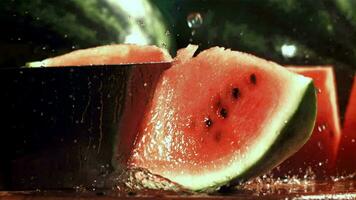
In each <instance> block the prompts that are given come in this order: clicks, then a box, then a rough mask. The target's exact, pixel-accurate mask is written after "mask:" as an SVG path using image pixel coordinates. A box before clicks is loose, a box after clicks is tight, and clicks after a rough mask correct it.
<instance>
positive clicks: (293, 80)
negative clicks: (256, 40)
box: [129, 46, 316, 191]
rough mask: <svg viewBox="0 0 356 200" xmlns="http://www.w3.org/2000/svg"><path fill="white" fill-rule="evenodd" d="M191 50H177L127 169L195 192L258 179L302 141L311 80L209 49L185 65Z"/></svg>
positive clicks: (309, 117)
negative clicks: (144, 171)
mask: <svg viewBox="0 0 356 200" xmlns="http://www.w3.org/2000/svg"><path fill="white" fill-rule="evenodd" d="M195 50H196V47H195V46H188V47H187V48H186V49H183V50H180V51H179V52H178V54H177V58H176V59H175V62H174V64H173V66H172V67H171V68H170V69H168V70H166V71H165V72H164V73H163V76H162V77H161V79H160V81H159V82H158V84H157V87H156V91H155V94H154V96H153V100H152V102H151V105H150V111H149V112H147V113H146V115H145V118H144V121H143V123H142V125H141V127H140V131H139V135H138V137H137V139H136V142H135V146H134V150H133V153H132V156H131V159H130V160H129V166H130V167H133V168H136V167H137V168H145V169H148V170H149V171H150V172H151V173H153V174H157V175H160V176H163V177H165V178H167V179H169V180H171V181H173V182H175V183H177V184H179V185H181V186H182V187H183V188H186V189H190V190H194V191H201V190H207V189H211V188H218V187H219V186H222V185H227V184H228V185H234V184H237V183H239V182H240V181H244V180H246V179H248V178H251V177H253V176H257V175H260V174H261V173H263V172H266V171H267V170H269V169H271V168H273V167H275V166H276V165H278V164H279V163H280V162H282V161H283V160H285V159H286V158H287V157H288V156H290V155H291V154H293V153H295V152H296V151H297V150H298V149H299V148H300V147H301V146H302V145H303V144H304V143H305V142H306V141H307V139H308V138H309V136H310V134H311V130H312V129H313V127H314V122H315V116H316V96H315V89H314V86H313V83H312V80H311V79H309V78H306V77H303V76H300V75H296V74H294V73H291V72H289V71H288V70H286V69H285V68H283V67H281V66H279V65H277V64H275V63H273V62H268V61H266V60H263V59H260V58H257V57H254V56H252V55H249V54H245V53H240V52H236V51H231V50H225V49H223V48H219V47H215V48H211V49H209V50H205V51H203V52H201V53H200V54H199V55H198V56H196V57H193V58H192V56H193V54H194V52H195ZM148 187H150V186H148Z"/></svg>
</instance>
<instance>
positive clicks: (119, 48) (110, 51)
mask: <svg viewBox="0 0 356 200" xmlns="http://www.w3.org/2000/svg"><path fill="white" fill-rule="evenodd" d="M171 60H172V58H171V56H170V55H169V54H168V52H167V51H165V50H164V49H161V48H158V47H156V46H149V45H135V44H116V45H106V46H99V47H93V48H88V49H81V50H76V51H72V52H70V53H67V54H64V55H60V56H57V57H53V58H47V59H45V60H43V61H38V62H31V63H28V64H27V65H28V67H53V66H82V65H86V66H87V65H115V64H131V63H149V62H169V61H171Z"/></svg>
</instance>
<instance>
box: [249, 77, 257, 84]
mask: <svg viewBox="0 0 356 200" xmlns="http://www.w3.org/2000/svg"><path fill="white" fill-rule="evenodd" d="M250 82H251V83H252V84H254V85H256V83H257V78H256V74H251V75H250Z"/></svg>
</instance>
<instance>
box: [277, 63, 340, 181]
mask: <svg viewBox="0 0 356 200" xmlns="http://www.w3.org/2000/svg"><path fill="white" fill-rule="evenodd" d="M288 69H289V70H290V71H293V72H296V73H298V74H301V75H304V76H307V77H310V78H312V79H313V80H314V83H315V87H316V88H317V107H318V111H317V118H316V123H315V128H314V130H313V133H312V136H311V138H310V139H309V141H308V142H307V143H306V144H305V145H304V146H303V148H302V149H300V150H299V151H298V152H297V153H296V154H294V155H293V156H292V157H290V158H288V159H287V160H286V161H285V162H283V163H282V164H281V165H280V166H279V167H277V168H276V170H274V172H273V173H274V174H276V175H278V176H284V177H285V176H302V177H304V176H305V175H306V173H307V172H310V170H312V173H313V174H314V175H315V176H316V178H318V179H320V178H327V177H330V175H333V174H334V173H335V164H336V158H337V151H338V146H339V142H340V137H341V131H340V121H339V112H338V104H337V96H336V87H335V77H334V71H333V68H332V67H330V66H323V67H322V66H313V67H311V66H310V67H305V66H303V67H302V66H301V67H288Z"/></svg>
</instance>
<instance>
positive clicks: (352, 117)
mask: <svg viewBox="0 0 356 200" xmlns="http://www.w3.org/2000/svg"><path fill="white" fill-rule="evenodd" d="M355 152H356V76H354V81H353V85H352V89H351V93H350V97H349V102H348V104H347V109H346V113H345V121H344V126H343V130H342V138H341V144H340V149H339V157H338V166H337V167H338V173H339V174H342V175H348V174H352V173H355V172H356V161H355V159H356V155H355Z"/></svg>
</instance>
